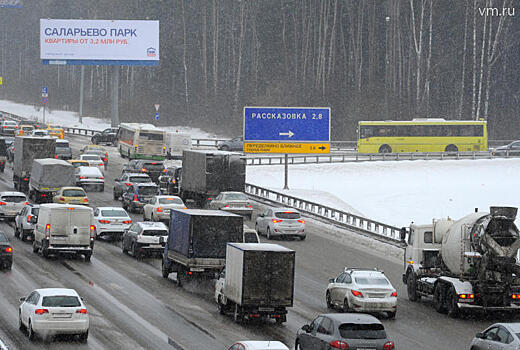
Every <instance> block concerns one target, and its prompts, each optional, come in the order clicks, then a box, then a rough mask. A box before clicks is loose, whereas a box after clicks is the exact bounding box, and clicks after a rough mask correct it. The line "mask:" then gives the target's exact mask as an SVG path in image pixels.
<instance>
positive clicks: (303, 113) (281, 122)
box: [244, 107, 330, 142]
mask: <svg viewBox="0 0 520 350" xmlns="http://www.w3.org/2000/svg"><path fill="white" fill-rule="evenodd" d="M244 141H277V142H309V141H319V142H329V141H330V108H328V107H319V108H312V107H244Z"/></svg>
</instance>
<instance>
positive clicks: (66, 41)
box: [40, 19, 159, 65]
mask: <svg viewBox="0 0 520 350" xmlns="http://www.w3.org/2000/svg"><path fill="white" fill-rule="evenodd" d="M40 58H41V60H42V62H43V63H44V64H82V65H85V64H97V65H104V64H108V65H110V64H114V65H157V64H158V62H159V21H140V20H113V21H111V20H79V19H40Z"/></svg>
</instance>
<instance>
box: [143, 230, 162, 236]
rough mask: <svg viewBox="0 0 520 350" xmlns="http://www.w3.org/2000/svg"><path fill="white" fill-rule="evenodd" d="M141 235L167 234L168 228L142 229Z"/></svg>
mask: <svg viewBox="0 0 520 350" xmlns="http://www.w3.org/2000/svg"><path fill="white" fill-rule="evenodd" d="M143 236H168V230H144V231H143Z"/></svg>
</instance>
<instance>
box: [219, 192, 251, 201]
mask: <svg viewBox="0 0 520 350" xmlns="http://www.w3.org/2000/svg"><path fill="white" fill-rule="evenodd" d="M224 200H225V201H247V200H248V198H247V196H246V195H245V194H243V193H227V194H225V195H224Z"/></svg>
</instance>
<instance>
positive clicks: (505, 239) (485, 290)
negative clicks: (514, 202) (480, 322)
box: [401, 207, 520, 317]
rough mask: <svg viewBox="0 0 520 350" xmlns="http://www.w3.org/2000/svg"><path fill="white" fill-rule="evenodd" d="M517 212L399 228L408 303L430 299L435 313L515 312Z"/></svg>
mask: <svg viewBox="0 0 520 350" xmlns="http://www.w3.org/2000/svg"><path fill="white" fill-rule="evenodd" d="M516 214H517V208H511V207H491V208H490V212H489V213H487V212H479V211H478V210H477V209H475V212H474V213H472V214H469V215H467V216H465V217H463V218H461V219H459V220H451V219H441V220H433V222H432V223H431V224H428V225H416V224H412V225H411V226H410V227H409V228H408V229H406V228H403V229H401V239H402V240H404V241H405V243H406V248H405V256H404V273H403V282H404V283H405V284H406V285H407V291H408V299H409V300H410V301H418V300H419V299H421V297H431V298H432V299H433V305H434V307H435V309H436V310H437V312H440V313H447V314H448V315H449V316H451V317H458V316H460V315H461V313H465V312H468V313H469V312H472V311H477V310H483V311H520V265H517V264H516V255H517V251H518V249H519V248H520V231H519V230H518V228H517V227H516V225H515V224H514V220H515V218H516Z"/></svg>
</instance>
